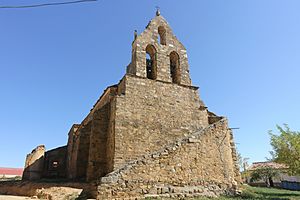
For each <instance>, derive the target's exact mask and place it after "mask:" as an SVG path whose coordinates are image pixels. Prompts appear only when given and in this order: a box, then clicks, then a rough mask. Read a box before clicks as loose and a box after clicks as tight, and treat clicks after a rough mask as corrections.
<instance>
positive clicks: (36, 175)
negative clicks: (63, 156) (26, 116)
mask: <svg viewBox="0 0 300 200" xmlns="http://www.w3.org/2000/svg"><path fill="white" fill-rule="evenodd" d="M44 156H45V146H44V145H40V146H38V147H36V148H35V149H34V150H32V152H31V153H30V154H28V155H27V156H26V161H25V167H24V172H23V176H22V179H23V180H37V179H40V178H41V175H42V172H43V167H44Z"/></svg>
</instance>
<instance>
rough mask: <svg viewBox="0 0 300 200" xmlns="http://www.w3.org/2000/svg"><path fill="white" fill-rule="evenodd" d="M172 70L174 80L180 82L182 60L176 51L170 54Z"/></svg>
mask: <svg viewBox="0 0 300 200" xmlns="http://www.w3.org/2000/svg"><path fill="white" fill-rule="evenodd" d="M170 72H171V78H172V82H173V83H176V84H180V61H179V55H178V54H177V53H176V52H175V51H173V52H171V54H170Z"/></svg>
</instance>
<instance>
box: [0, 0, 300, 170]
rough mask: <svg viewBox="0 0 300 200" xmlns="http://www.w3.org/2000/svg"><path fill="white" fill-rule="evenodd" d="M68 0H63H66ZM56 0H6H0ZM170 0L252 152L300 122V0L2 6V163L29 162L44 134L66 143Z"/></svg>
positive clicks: (262, 151) (213, 98)
mask: <svg viewBox="0 0 300 200" xmlns="http://www.w3.org/2000/svg"><path fill="white" fill-rule="evenodd" d="M57 1H58V2H59V0H56V2H57ZM41 2H42V3H44V2H53V1H49V0H48V1H46V0H44V1H43V0H26V1H20V0H3V1H1V4H0V5H4V4H5V5H19V4H22V3H23V4H24V3H26V4H30V3H41ZM157 5H158V6H160V7H161V13H162V15H163V16H164V17H165V18H166V19H167V20H168V22H169V24H170V25H171V27H172V28H173V31H174V33H175V34H176V36H177V37H178V38H179V40H181V41H182V43H183V44H184V45H185V46H186V48H187V50H188V56H189V64H190V72H191V76H192V81H193V84H194V85H196V86H199V87H200V97H201V98H202V99H203V101H204V102H205V103H206V105H207V106H208V107H209V109H210V110H211V111H213V112H215V113H217V114H219V115H225V116H227V117H228V118H229V121H230V126H231V127H240V129H239V130H235V131H234V136H235V140H236V142H237V143H238V145H237V146H238V149H239V151H240V152H241V154H242V156H244V157H249V158H251V160H250V161H263V160H264V159H265V157H267V156H269V151H270V150H271V147H270V145H269V136H268V134H267V131H268V130H270V129H274V128H275V125H276V124H283V123H288V124H289V125H290V127H291V128H292V129H294V130H300V118H299V112H300V105H299V102H300V91H299V90H300V88H299V86H300V77H299V76H300V26H299V25H300V12H299V10H300V1H298V0H294V1H293V0H287V1H282V0H280V1H279V0H264V1H261V0H251V1H250V0H243V1H241V0H236V1H231V0H189V1H177V0H161V1H157V0H153V1H137V0H126V1H121V0H118V1H117V0H99V1H98V2H96V3H85V4H76V5H65V6H56V7H45V8H35V9H22V10H21V9H19V10H16V9H15V10H13V9H10V10H4V9H0V95H1V98H0V124H1V126H0V166H6V167H23V166H24V160H25V156H26V154H27V153H29V152H30V151H31V150H32V149H33V148H34V147H36V146H37V145H39V144H45V145H46V148H47V149H51V148H54V147H58V146H61V145H65V144H66V142H67V133H68V131H69V128H70V127H71V126H72V124H73V123H80V122H81V120H82V119H83V118H84V117H85V116H86V115H87V114H88V112H89V110H90V109H91V108H92V106H93V104H94V103H95V102H96V100H97V99H98V97H99V96H100V95H101V94H102V92H103V90H104V89H105V88H106V87H107V86H108V85H111V84H115V83H117V82H118V81H119V80H120V79H121V78H122V76H123V75H124V73H125V67H126V66H127V64H128V63H129V62H130V59H131V42H132V39H133V31H134V30H135V29H137V30H138V32H139V33H140V32H141V31H143V30H144V27H145V26H146V25H147V23H148V21H149V20H150V19H151V18H153V17H154V15H155V6H157Z"/></svg>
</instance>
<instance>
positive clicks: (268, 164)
mask: <svg viewBox="0 0 300 200" xmlns="http://www.w3.org/2000/svg"><path fill="white" fill-rule="evenodd" d="M266 167H269V168H272V169H287V168H288V167H287V166H286V165H284V164H280V163H276V162H271V161H266V162H254V163H253V164H252V165H251V166H250V167H249V168H248V170H256V169H259V168H266Z"/></svg>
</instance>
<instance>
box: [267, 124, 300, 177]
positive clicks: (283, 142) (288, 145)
mask: <svg viewBox="0 0 300 200" xmlns="http://www.w3.org/2000/svg"><path fill="white" fill-rule="evenodd" d="M276 127H277V130H278V131H279V133H280V134H279V135H275V134H273V132H272V131H269V134H270V136H271V145H272V147H273V151H271V152H270V153H271V155H272V157H273V160H274V161H275V162H278V163H283V164H285V165H287V166H288V172H289V173H290V174H291V175H300V132H297V131H292V130H290V128H289V126H288V125H287V124H284V127H280V126H278V125H277V126H276Z"/></svg>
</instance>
